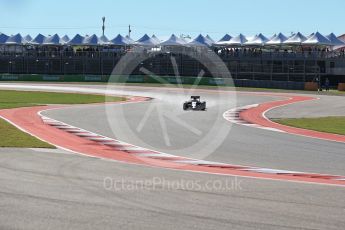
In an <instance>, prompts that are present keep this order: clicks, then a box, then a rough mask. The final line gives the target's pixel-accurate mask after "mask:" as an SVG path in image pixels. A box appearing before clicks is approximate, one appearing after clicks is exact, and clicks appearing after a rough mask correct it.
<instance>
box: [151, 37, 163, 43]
mask: <svg viewBox="0 0 345 230" xmlns="http://www.w3.org/2000/svg"><path fill="white" fill-rule="evenodd" d="M151 38H152V39H153V40H154V41H155V42H156V43H157V44H159V43H161V42H162V41H161V40H159V38H157V37H156V35H152V37H151Z"/></svg>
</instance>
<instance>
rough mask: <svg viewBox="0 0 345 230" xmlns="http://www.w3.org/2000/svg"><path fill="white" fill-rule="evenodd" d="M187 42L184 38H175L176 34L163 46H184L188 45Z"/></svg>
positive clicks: (162, 44)
mask: <svg viewBox="0 0 345 230" xmlns="http://www.w3.org/2000/svg"><path fill="white" fill-rule="evenodd" d="M186 44H187V42H186V41H185V40H183V39H182V38H179V37H177V36H175V34H173V35H171V36H170V38H169V39H168V40H166V41H164V42H162V43H161V44H160V45H161V46H183V45H186Z"/></svg>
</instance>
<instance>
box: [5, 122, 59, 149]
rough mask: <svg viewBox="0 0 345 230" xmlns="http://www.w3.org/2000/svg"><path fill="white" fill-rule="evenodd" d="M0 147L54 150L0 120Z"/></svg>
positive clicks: (51, 146) (50, 146)
mask: <svg viewBox="0 0 345 230" xmlns="http://www.w3.org/2000/svg"><path fill="white" fill-rule="evenodd" d="M0 147H12V148H55V147H54V146H53V145H50V144H48V143H45V142H43V141H41V140H39V139H37V138H36V137H33V136H31V135H29V134H27V133H24V132H22V131H21V130H19V129H17V128H16V127H14V126H13V125H11V124H10V123H8V122H6V121H4V120H2V119H0Z"/></svg>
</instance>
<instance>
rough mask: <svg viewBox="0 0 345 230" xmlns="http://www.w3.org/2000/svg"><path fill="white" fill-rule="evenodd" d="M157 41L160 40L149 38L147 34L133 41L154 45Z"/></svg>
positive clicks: (138, 43)
mask: <svg viewBox="0 0 345 230" xmlns="http://www.w3.org/2000/svg"><path fill="white" fill-rule="evenodd" d="M159 43H160V42H159V41H158V39H157V38H156V37H152V38H150V37H149V36H148V35H147V34H145V35H144V36H142V37H141V38H140V39H139V40H138V41H136V42H135V44H137V45H141V46H156V45H158V44H159Z"/></svg>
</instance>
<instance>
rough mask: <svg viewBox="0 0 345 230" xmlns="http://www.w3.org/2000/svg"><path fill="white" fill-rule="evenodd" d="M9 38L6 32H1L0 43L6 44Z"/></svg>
mask: <svg viewBox="0 0 345 230" xmlns="http://www.w3.org/2000/svg"><path fill="white" fill-rule="evenodd" d="M8 38H9V36H7V35H6V34H3V33H0V44H4V43H5V42H6V41H7V39H8Z"/></svg>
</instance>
